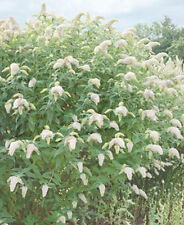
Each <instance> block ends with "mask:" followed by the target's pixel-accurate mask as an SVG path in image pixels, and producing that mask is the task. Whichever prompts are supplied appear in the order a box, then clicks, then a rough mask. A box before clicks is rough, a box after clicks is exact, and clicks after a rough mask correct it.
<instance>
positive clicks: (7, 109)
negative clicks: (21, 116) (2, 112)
mask: <svg viewBox="0 0 184 225" xmlns="http://www.w3.org/2000/svg"><path fill="white" fill-rule="evenodd" d="M4 107H5V109H6V112H7V113H10V110H11V108H12V104H11V102H7V103H5V105H4Z"/></svg>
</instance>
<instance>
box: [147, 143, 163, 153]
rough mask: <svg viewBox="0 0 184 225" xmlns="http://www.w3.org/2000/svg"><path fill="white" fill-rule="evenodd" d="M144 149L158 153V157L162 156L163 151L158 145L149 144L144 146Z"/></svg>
mask: <svg viewBox="0 0 184 225" xmlns="http://www.w3.org/2000/svg"><path fill="white" fill-rule="evenodd" d="M146 148H147V149H149V150H151V151H152V152H156V153H159V154H160V155H163V149H162V147H161V146H160V145H153V144H149V145H147V146H146Z"/></svg>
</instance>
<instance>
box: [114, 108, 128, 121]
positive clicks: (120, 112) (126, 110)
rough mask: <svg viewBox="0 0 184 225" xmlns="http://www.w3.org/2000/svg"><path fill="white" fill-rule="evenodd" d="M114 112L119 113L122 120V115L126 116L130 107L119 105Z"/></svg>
mask: <svg viewBox="0 0 184 225" xmlns="http://www.w3.org/2000/svg"><path fill="white" fill-rule="evenodd" d="M114 114H115V115H118V117H119V120H121V118H122V116H126V115H127V114H128V109H127V108H126V107H125V106H119V107H117V108H115V110H114Z"/></svg>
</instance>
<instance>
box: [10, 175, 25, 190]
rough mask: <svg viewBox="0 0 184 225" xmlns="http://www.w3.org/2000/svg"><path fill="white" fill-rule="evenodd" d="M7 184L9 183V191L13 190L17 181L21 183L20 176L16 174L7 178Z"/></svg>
mask: <svg viewBox="0 0 184 225" xmlns="http://www.w3.org/2000/svg"><path fill="white" fill-rule="evenodd" d="M7 182H8V184H9V185H10V191H11V192H13V191H14V190H15V188H16V185H17V184H18V183H20V184H23V182H22V180H21V178H20V177H17V176H11V177H9V178H8V180H7Z"/></svg>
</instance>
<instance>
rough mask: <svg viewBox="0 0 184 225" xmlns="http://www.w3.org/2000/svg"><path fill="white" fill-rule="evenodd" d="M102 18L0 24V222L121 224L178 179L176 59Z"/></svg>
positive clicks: (182, 119) (180, 117)
mask: <svg viewBox="0 0 184 225" xmlns="http://www.w3.org/2000/svg"><path fill="white" fill-rule="evenodd" d="M102 19H103V18H102V17H96V18H94V19H92V18H90V16H89V14H86V15H85V14H82V13H81V14H79V15H77V16H76V17H75V18H74V19H72V20H71V21H67V20H66V19H64V18H63V17H59V18H57V17H56V16H55V15H53V14H49V13H47V12H46V10H45V6H44V5H43V7H42V10H41V12H40V13H39V14H38V15H37V17H36V20H34V21H29V22H27V26H26V28H24V29H19V27H18V25H17V24H16V22H15V21H14V20H13V19H12V18H10V19H8V20H2V21H1V23H0V31H1V34H0V47H1V51H0V54H1V64H0V70H1V76H0V88H1V100H0V106H1V117H0V121H1V128H0V129H1V133H0V141H1V146H0V160H1V163H0V175H1V181H0V189H1V192H0V196H1V198H0V208H1V211H0V219H1V222H2V223H9V224H26V225H31V224H40V225H42V224H44V225H45V224H105V223H106V224H107V222H109V224H111V222H114V224H128V221H131V219H132V218H133V216H134V215H133V214H134V212H133V211H131V208H132V205H133V199H135V197H137V198H139V199H141V201H147V202H148V201H149V198H151V197H152V196H153V195H154V190H155V189H157V187H158V191H159V189H162V188H164V189H167V188H169V187H170V186H172V185H173V184H171V182H173V183H177V182H180V176H181V174H182V169H183V163H184V159H183V153H184V152H183V145H184V142H183V139H184V136H183V133H184V129H183V124H184V114H183V109H184V105H183V94H184V83H183V80H184V73H183V68H182V62H181V61H180V60H179V59H176V61H172V60H171V59H169V58H168V57H167V54H165V53H159V54H157V55H154V54H153V52H152V47H154V46H155V45H158V44H159V43H157V42H149V40H148V39H143V40H141V41H138V40H137V38H136V34H135V32H134V30H132V29H130V30H128V31H126V32H124V33H121V32H118V31H116V30H115V29H114V28H113V23H114V22H115V21H114V20H112V21H109V22H107V23H102V22H101V20H102ZM161 181H162V183H161ZM158 185H160V186H158ZM163 186H164V187H163ZM113 202H116V204H115V206H113V207H114V211H113V212H112V208H111V209H110V208H109V209H107V208H108V206H107V205H108V204H111V203H112V205H113ZM120 202H122V203H123V204H122V205H121V204H120ZM103 210H107V213H106V215H105V216H104V214H103ZM109 212H111V214H110V213H109ZM113 214H114V216H113ZM94 218H95V219H94ZM115 218H116V219H115ZM122 218H123V219H122ZM125 218H126V219H125ZM129 224H130V223H129Z"/></svg>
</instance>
